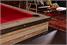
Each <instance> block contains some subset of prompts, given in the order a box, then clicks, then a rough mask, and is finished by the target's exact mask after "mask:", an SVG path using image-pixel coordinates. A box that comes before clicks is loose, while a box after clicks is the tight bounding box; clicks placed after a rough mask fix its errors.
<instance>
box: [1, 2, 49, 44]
mask: <svg viewBox="0 0 67 45" xmlns="http://www.w3.org/2000/svg"><path fill="white" fill-rule="evenodd" d="M0 5H1V16H2V17H1V24H0V25H1V27H0V28H1V30H0V31H1V37H0V40H1V43H2V44H3V45H5V44H6V45H12V44H15V43H18V42H20V41H24V40H26V39H28V38H31V37H33V36H36V35H38V34H40V33H43V32H46V31H48V21H49V20H50V17H49V16H44V15H42V14H39V13H34V12H31V11H27V10H24V9H19V8H17V7H13V6H10V5H7V4H3V3H2V4H0Z"/></svg>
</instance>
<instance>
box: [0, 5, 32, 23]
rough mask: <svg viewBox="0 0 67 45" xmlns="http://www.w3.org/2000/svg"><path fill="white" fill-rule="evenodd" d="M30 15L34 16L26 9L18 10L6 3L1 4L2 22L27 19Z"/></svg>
mask: <svg viewBox="0 0 67 45" xmlns="http://www.w3.org/2000/svg"><path fill="white" fill-rule="evenodd" d="M0 5H1V4H0ZM29 17H32V14H29V13H26V12H24V11H18V10H17V9H13V8H10V7H7V6H5V5H1V18H0V19H1V23H5V22H9V21H13V20H18V19H21V18H23V19H26V18H29Z"/></svg>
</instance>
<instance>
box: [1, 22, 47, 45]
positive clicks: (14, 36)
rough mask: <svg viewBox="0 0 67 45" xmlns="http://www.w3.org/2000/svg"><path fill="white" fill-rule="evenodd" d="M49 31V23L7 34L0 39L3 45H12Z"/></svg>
mask: <svg viewBox="0 0 67 45" xmlns="http://www.w3.org/2000/svg"><path fill="white" fill-rule="evenodd" d="M45 31H48V22H46V23H42V24H38V25H35V26H32V27H28V28H25V29H20V30H18V31H15V32H11V33H8V34H5V35H3V36H1V37H0V40H1V43H2V45H5V44H6V45H11V44H15V43H17V42H20V41H23V40H26V39H28V38H30V37H33V36H35V35H38V34H40V33H42V32H45Z"/></svg>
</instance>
